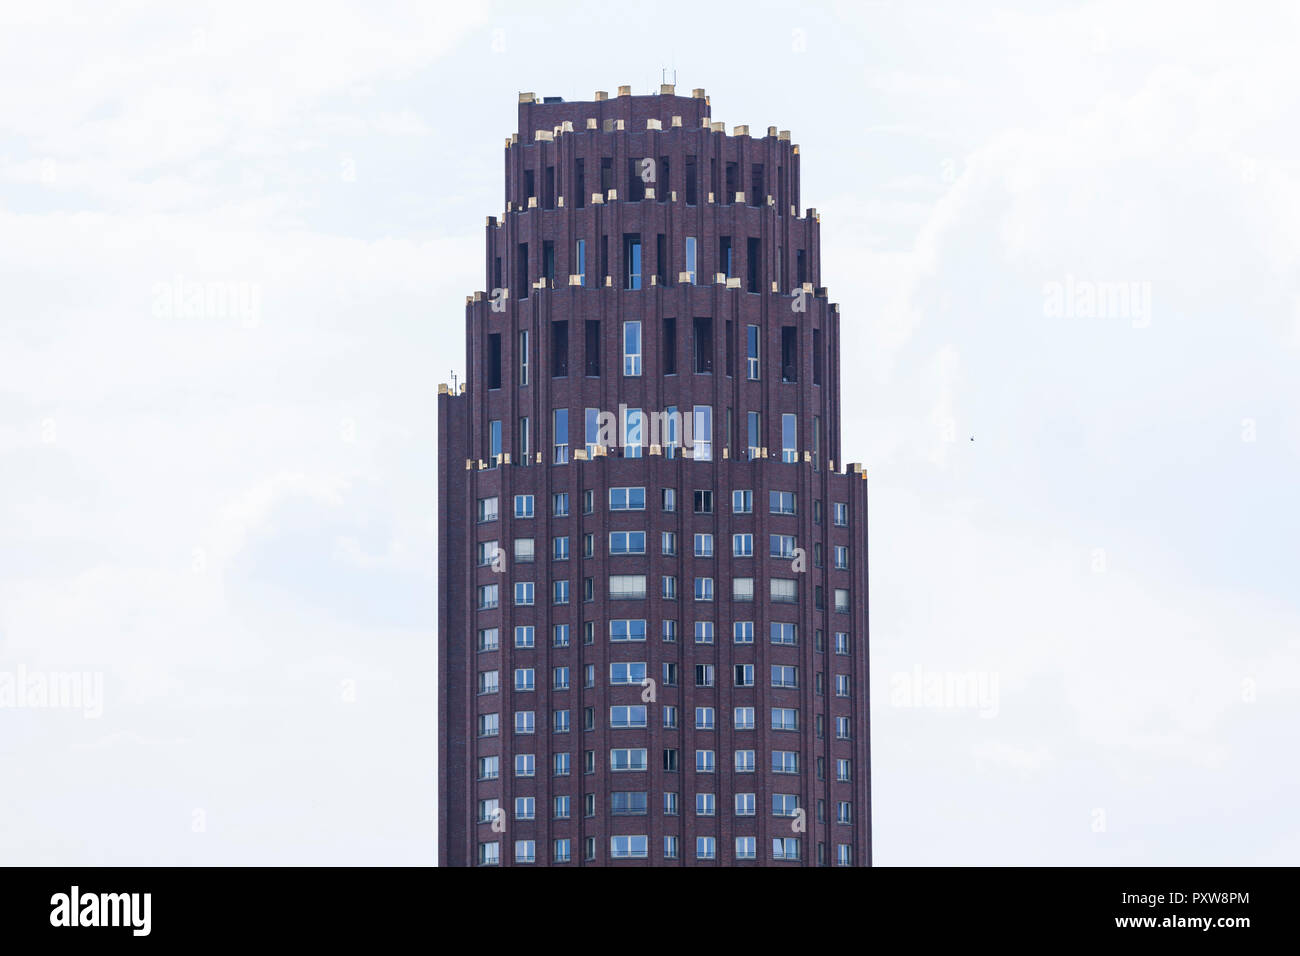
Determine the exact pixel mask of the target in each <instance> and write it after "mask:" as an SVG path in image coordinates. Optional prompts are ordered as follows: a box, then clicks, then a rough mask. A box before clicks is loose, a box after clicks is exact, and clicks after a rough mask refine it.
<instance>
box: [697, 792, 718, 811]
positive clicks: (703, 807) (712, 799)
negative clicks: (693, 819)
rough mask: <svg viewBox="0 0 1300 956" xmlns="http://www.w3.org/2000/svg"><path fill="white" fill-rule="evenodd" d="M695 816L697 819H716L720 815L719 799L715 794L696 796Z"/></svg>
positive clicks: (699, 794)
mask: <svg viewBox="0 0 1300 956" xmlns="http://www.w3.org/2000/svg"><path fill="white" fill-rule="evenodd" d="M695 815H696V816H697V817H714V816H717V815H718V797H717V794H713V793H697V794H696V795H695Z"/></svg>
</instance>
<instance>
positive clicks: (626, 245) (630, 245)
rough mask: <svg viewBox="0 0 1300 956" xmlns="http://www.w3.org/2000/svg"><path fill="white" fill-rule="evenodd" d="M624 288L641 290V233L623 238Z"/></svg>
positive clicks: (637, 180)
mask: <svg viewBox="0 0 1300 956" xmlns="http://www.w3.org/2000/svg"><path fill="white" fill-rule="evenodd" d="M632 182H633V183H640V182H641V179H640V177H633V178H632ZM633 201H635V199H633ZM623 288H624V289H640V288H641V235H640V234H639V233H636V234H631V233H629V234H628V235H625V236H624V237H623ZM638 351H639V350H638ZM637 374H640V373H637Z"/></svg>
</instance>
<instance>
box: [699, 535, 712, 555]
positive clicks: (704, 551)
mask: <svg viewBox="0 0 1300 956" xmlns="http://www.w3.org/2000/svg"><path fill="white" fill-rule="evenodd" d="M695 556H696V557H697V558H711V557H713V535H711V534H707V533H702V534H697V535H696V536H695Z"/></svg>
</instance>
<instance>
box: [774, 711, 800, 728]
mask: <svg viewBox="0 0 1300 956" xmlns="http://www.w3.org/2000/svg"><path fill="white" fill-rule="evenodd" d="M772 729H773V730H798V729H799V711H798V710H796V709H795V708H793V707H773V708H772Z"/></svg>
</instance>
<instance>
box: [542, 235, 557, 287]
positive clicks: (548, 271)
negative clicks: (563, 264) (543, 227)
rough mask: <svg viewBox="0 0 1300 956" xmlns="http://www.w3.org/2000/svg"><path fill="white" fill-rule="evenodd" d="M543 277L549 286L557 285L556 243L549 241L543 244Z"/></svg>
mask: <svg viewBox="0 0 1300 956" xmlns="http://www.w3.org/2000/svg"><path fill="white" fill-rule="evenodd" d="M542 275H544V276H545V277H546V281H547V283H548V284H549V285H551V286H554V285H555V243H553V242H551V241H550V240H549V239H547V240H545V241H543V242H542Z"/></svg>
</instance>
